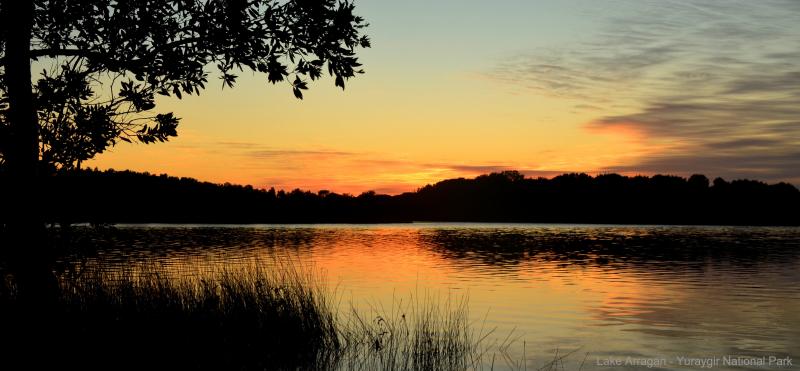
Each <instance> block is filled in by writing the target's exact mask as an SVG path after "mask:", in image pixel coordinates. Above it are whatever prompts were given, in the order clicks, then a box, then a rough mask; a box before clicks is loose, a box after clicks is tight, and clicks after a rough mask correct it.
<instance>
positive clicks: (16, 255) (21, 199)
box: [0, 0, 55, 301]
mask: <svg viewBox="0 0 800 371" xmlns="http://www.w3.org/2000/svg"><path fill="white" fill-rule="evenodd" d="M33 15H34V5H33V2H32V1H18V0H4V1H3V3H2V14H0V22H2V27H3V30H2V31H3V32H2V36H3V38H4V39H5V40H4V41H5V58H4V59H3V66H4V68H5V71H4V74H3V79H4V82H5V85H6V94H7V96H8V105H9V107H8V112H7V115H6V119H7V121H8V125H9V126H8V128H9V138H8V142H7V143H8V146H7V148H6V152H5V153H4V154H3V156H4V159H5V164H6V174H7V180H8V188H7V194H5V195H3V196H4V197H5V199H6V200H7V202H6V205H7V208H6V210H5V213H6V215H4V217H5V225H6V236H5V241H4V242H5V243H6V246H4V250H5V251H3V253H4V255H6V256H7V257H8V258H9V264H10V268H11V269H12V273H13V274H14V276H15V279H16V281H17V284H18V288H19V290H20V292H19V293H20V295H22V294H23V291H24V294H25V296H28V295H30V296H31V298H33V297H37V299H36V300H34V301H39V300H40V299H42V298H44V297H45V296H51V294H53V292H52V290H54V289H55V288H54V287H53V285H54V280H55V279H54V277H53V274H52V270H51V269H49V267H50V266H51V264H52V261H51V260H52V259H51V258H52V257H51V256H49V250H48V248H47V245H48V244H47V241H46V236H45V226H44V222H43V220H42V218H41V215H40V214H39V210H40V207H39V206H40V205H39V199H40V197H39V196H40V195H39V186H40V184H41V182H40V180H41V179H40V176H39V171H38V167H39V124H38V119H37V114H36V109H35V106H34V100H33V99H34V98H33V89H32V83H31V60H30V48H31V29H32V26H33Z"/></svg>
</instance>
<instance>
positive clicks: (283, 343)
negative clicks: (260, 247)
mask: <svg viewBox="0 0 800 371" xmlns="http://www.w3.org/2000/svg"><path fill="white" fill-rule="evenodd" d="M4 277H6V279H5V281H4V284H3V285H2V288H0V290H1V291H0V322H1V323H2V328H3V336H2V338H3V340H2V347H3V349H5V350H6V351H7V352H6V354H7V356H6V357H5V359H4V360H3V361H2V362H6V363H7V364H10V365H18V366H19V365H22V366H20V367H19V368H26V369H29V368H31V367H34V368H35V366H58V367H60V368H67V369H72V368H80V369H118V370H120V369H149V370H152V369H170V370H184V369H209V370H211V369H213V370H221V369H225V370H281V369H286V370H298V369H300V370H306V369H308V370H311V369H314V370H320V369H322V370H343V369H353V370H465V369H479V368H481V365H482V363H481V360H482V356H483V353H482V352H483V351H482V349H481V342H482V341H483V339H485V338H486V335H487V334H485V333H483V332H476V331H475V330H473V328H472V324H470V323H469V320H468V318H469V316H468V313H467V308H468V306H467V302H466V299H465V298H461V299H455V298H448V299H446V300H444V301H439V300H438V299H436V298H435V297H434V296H431V295H428V296H421V297H420V296H416V295H412V296H411V299H410V300H409V301H408V302H406V303H405V304H403V303H402V302H400V303H399V304H398V305H392V306H391V307H390V310H389V311H383V310H377V309H376V307H373V310H371V311H368V312H361V311H358V310H355V309H351V310H349V311H339V309H338V306H334V305H333V300H332V299H333V298H335V293H334V292H333V291H331V290H329V289H328V288H327V287H326V286H325V284H324V282H323V281H322V280H321V279H320V275H319V274H315V273H314V272H313V270H310V269H303V268H302V267H298V266H297V265H295V264H293V263H291V262H287V261H283V262H279V263H278V264H276V263H275V262H272V263H271V264H264V263H263V262H260V261H253V262H250V263H246V264H241V263H238V264H236V265H234V266H228V267H221V268H214V267H201V268H198V267H196V266H192V265H191V264H186V263H183V264H177V265H162V266H154V265H141V264H140V265H136V264H127V265H120V266H117V267H115V268H113V269H103V267H101V266H93V267H91V266H90V267H83V268H82V269H80V270H73V271H71V273H69V274H62V275H60V276H59V286H60V294H59V297H58V298H57V300H54V301H53V305H52V306H50V307H49V308H40V309H42V310H35V311H28V312H26V311H25V308H26V306H25V305H22V304H20V303H18V302H16V299H15V295H14V291H15V290H14V280H13V277H12V276H10V275H4ZM23 339H26V340H23ZM31 347H35V349H31ZM31 351H34V352H36V353H39V354H42V355H43V357H40V358H31V357H29V356H26V355H25V354H30V353H31ZM11 369H14V368H13V367H12V368H11Z"/></svg>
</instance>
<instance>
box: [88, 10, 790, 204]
mask: <svg viewBox="0 0 800 371" xmlns="http://www.w3.org/2000/svg"><path fill="white" fill-rule="evenodd" d="M356 9H357V13H358V14H359V15H361V16H363V17H364V18H366V19H367V21H368V22H369V23H370V27H369V28H368V29H367V31H366V33H367V34H368V35H370V37H371V39H372V40H373V47H372V48H371V49H366V50H359V51H358V56H359V58H360V61H361V62H362V63H363V64H364V68H365V70H366V73H365V74H363V75H359V76H357V77H356V78H354V79H351V80H349V81H348V84H347V88H346V90H345V91H344V92H342V91H341V89H338V88H336V87H334V84H333V81H332V79H330V78H323V79H322V80H320V81H317V82H314V83H312V84H310V90H309V91H308V92H306V93H305V99H304V100H302V101H301V100H297V99H295V98H294V97H293V95H292V92H291V89H290V87H289V86H288V84H286V83H279V84H277V85H271V84H269V83H268V82H267V79H266V77H265V76H262V75H252V76H251V75H249V72H246V73H242V74H240V75H241V76H240V80H239V83H238V84H237V86H235V87H234V88H233V89H228V88H225V89H224V90H223V89H221V85H222V84H221V81H220V80H217V79H216V76H214V75H213V74H212V75H211V76H210V79H209V87H208V89H206V90H205V91H204V92H203V93H202V94H201V95H200V96H190V97H184V98H183V99H182V100H177V99H161V100H159V101H158V105H157V108H156V110H157V111H158V112H170V111H171V112H174V113H175V115H176V116H178V117H181V118H182V121H181V124H180V126H179V131H178V133H179V136H178V137H177V138H175V139H173V140H171V141H170V142H168V143H159V144H153V145H141V144H127V143H118V144H117V145H116V146H115V147H114V148H112V149H111V150H110V151H108V152H106V153H103V154H101V155H99V156H98V157H97V158H96V159H94V160H92V161H90V162H88V163H86V164H84V166H91V167H99V168H101V169H107V168H114V169H118V170H121V169H131V170H136V171H148V172H151V173H167V174H169V175H173V176H186V177H193V178H197V179H199V180H205V181H212V182H217V183H223V182H230V183H237V184H251V185H253V186H254V187H258V188H269V187H275V188H276V189H286V190H291V189H295V188H300V189H303V190H310V191H318V190H321V189H326V190H330V191H334V192H339V193H345V192H346V193H353V194H358V193H361V192H363V191H368V190H374V191H376V192H379V193H389V194H397V193H401V192H406V191H413V190H416V189H417V188H420V187H422V186H424V185H426V184H431V183H435V182H437V181H440V180H443V179H448V178H455V177H474V176H477V175H480V174H486V173H490V172H494V171H503V170H519V171H520V172H522V173H524V174H526V175H528V176H532V177H538V176H544V177H552V176H555V175H559V174H562V173H566V172H586V173H590V174H598V173H608V172H617V173H622V174H628V175H636V174H644V175H652V174H656V173H664V174H674V175H681V176H689V175H691V174H694V173H702V174H705V175H707V176H708V177H710V178H713V177H717V176H722V177H725V178H726V179H737V178H751V179H759V180H764V181H768V182H777V181H789V182H793V183H795V184H798V183H800V170H798V169H800V166H798V165H800V124H798V122H800V119H798V117H800V67H798V65H797V63H796V61H797V60H799V59H800V49H799V48H798V46H799V45H798V42H797V40H800V26H798V25H800V3H797V2H796V1H790V0H765V1H759V2H750V1H741V0H731V1H726V2H714V3H709V2H707V1H701V0H670V1H635V0H604V1H589V0H569V1H562V0H537V1H517V0H504V1H498V2H491V3H488V2H479V1H456V0H441V1H436V2H429V1H422V0H411V1H403V2H396V1H388V0H361V1H356Z"/></svg>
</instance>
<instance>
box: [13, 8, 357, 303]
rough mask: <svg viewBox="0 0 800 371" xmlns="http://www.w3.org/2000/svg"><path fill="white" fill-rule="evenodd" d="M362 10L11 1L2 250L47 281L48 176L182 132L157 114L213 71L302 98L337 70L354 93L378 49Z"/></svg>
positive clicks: (200, 86) (230, 81)
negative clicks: (361, 55)
mask: <svg viewBox="0 0 800 371" xmlns="http://www.w3.org/2000/svg"><path fill="white" fill-rule="evenodd" d="M353 12H354V5H353V3H352V0H288V1H286V0H160V1H152V0H124V1H123V0H81V1H75V0H32V1H19V0H0V176H1V177H2V179H0V180H1V181H4V182H7V183H8V187H7V188H6V189H5V192H4V195H3V196H4V198H5V200H7V201H8V202H6V203H5V206H6V207H4V210H3V214H4V218H3V219H4V223H3V225H2V229H4V230H5V232H7V233H3V234H4V235H5V237H7V241H5V242H7V243H8V244H9V245H15V246H13V247H11V248H10V249H9V248H3V249H0V250H2V251H0V252H9V251H10V252H11V255H14V256H12V257H11V258H10V259H9V260H11V261H15V262H16V263H15V264H16V265H18V266H19V267H18V268H17V270H18V271H19V272H29V273H30V274H28V276H29V277H31V280H32V281H31V282H33V281H35V280H36V278H35V277H34V276H37V275H38V276H41V275H42V274H46V273H47V268H46V267H44V266H43V265H41V264H39V263H36V264H35V265H37V267H38V268H35V269H34V268H32V267H31V266H30V265H31V264H33V263H32V262H33V261H37V260H38V261H43V260H44V261H46V260H47V259H43V258H45V257H46V254H45V253H43V252H42V249H41V247H42V245H43V244H42V243H41V242H42V240H41V237H40V236H41V235H42V233H41V232H42V229H43V228H44V225H43V218H42V217H41V215H39V214H40V206H43V204H44V202H43V201H41V198H42V195H43V192H44V189H43V188H42V186H41V184H40V183H42V182H41V180H42V179H40V178H41V175H44V174H51V173H53V172H55V171H56V170H59V169H66V170H68V169H71V168H75V167H80V163H81V162H82V161H85V160H87V159H90V158H92V157H93V156H95V155H96V154H98V153H101V152H103V151H104V150H106V149H107V148H108V147H109V146H113V145H114V144H115V143H117V141H126V142H132V141H137V142H141V143H153V142H160V141H166V140H168V139H169V138H170V137H173V136H175V135H177V125H178V122H179V119H178V118H177V117H176V116H175V115H174V114H173V113H171V112H164V113H157V112H155V111H154V110H155V108H156V104H155V98H156V96H157V95H164V96H174V97H177V98H179V99H180V98H181V97H182V96H183V95H184V94H199V93H200V91H202V90H204V89H205V88H206V85H207V84H208V83H209V78H210V76H212V73H213V74H216V75H218V76H219V78H220V79H221V85H222V87H223V88H224V87H233V86H234V85H235V83H236V80H237V75H236V74H237V73H240V72H242V71H247V70H249V71H252V72H254V73H258V74H262V75H264V76H265V77H266V79H265V80H266V81H268V82H270V83H273V84H275V83H278V82H286V83H287V84H288V86H289V87H290V88H291V90H292V91H293V93H294V95H295V96H296V97H297V98H302V97H303V90H306V89H307V88H308V81H309V80H316V79H318V78H320V77H322V75H323V73H324V71H326V70H327V72H328V74H329V75H331V76H332V77H333V78H334V82H335V84H336V86H339V87H341V88H344V86H345V81H346V80H347V79H349V78H351V77H353V76H355V75H356V74H357V73H361V72H362V71H361V70H360V69H359V67H360V64H359V63H358V59H357V57H356V55H355V52H356V50H357V49H358V48H365V47H369V46H370V45H369V38H368V37H367V36H365V35H363V34H362V31H363V29H364V27H366V23H365V22H364V20H363V19H362V18H361V17H358V16H356V15H354V13H353ZM32 69H35V70H37V71H39V70H41V73H40V75H39V76H38V77H36V79H35V80H34V76H33V74H32V72H31V70H32ZM126 197H127V195H116V196H114V197H113V198H111V199H107V200H103V202H107V203H115V202H121V201H120V200H124V199H125V198H126ZM0 232H2V231H0ZM35 271H38V272H39V273H35ZM17 278H18V279H19V283H20V284H22V281H23V279H22V278H21V276H18V277H17ZM36 285H39V287H42V285H41V284H39V283H35V284H28V286H29V287H30V288H33V290H28V291H36V290H37V289H36V288H35V287H34V286H36ZM48 285H49V286H50V287H52V286H53V283H52V282H49V283H48Z"/></svg>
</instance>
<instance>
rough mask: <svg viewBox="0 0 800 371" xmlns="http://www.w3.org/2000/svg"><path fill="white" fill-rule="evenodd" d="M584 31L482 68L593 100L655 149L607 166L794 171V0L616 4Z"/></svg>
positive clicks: (799, 95)
mask: <svg viewBox="0 0 800 371" xmlns="http://www.w3.org/2000/svg"><path fill="white" fill-rule="evenodd" d="M615 3H616V4H618V5H620V6H619V9H618V10H619V13H620V14H618V15H616V16H615V17H613V18H608V19H604V24H605V25H606V26H604V27H602V29H601V30H600V31H599V32H598V33H597V34H595V35H593V37H591V38H590V41H587V42H585V43H582V44H579V45H573V46H572V47H571V48H560V49H555V50H549V51H544V52H542V51H540V52H537V53H533V54H529V55H523V56H518V57H516V58H512V59H511V60H510V61H508V62H505V63H503V64H502V65H501V66H499V67H498V68H497V70H495V71H493V72H492V73H491V75H492V76H493V77H494V78H496V79H498V80H501V81H506V82H508V83H513V84H515V85H516V86H521V87H524V88H526V89H532V90H534V91H535V92H537V93H540V94H550V95H556V96H559V97H562V98H565V99H573V100H576V101H578V103H577V104H576V106H581V107H585V106H591V107H600V108H602V109H603V111H602V112H604V113H605V116H603V117H598V118H597V119H596V120H594V121H592V122H590V123H588V124H587V128H588V129H591V130H593V131H601V132H602V131H603V130H609V131H611V130H614V129H618V128H620V127H623V128H629V129H631V130H634V131H635V132H638V133H642V134H643V136H644V138H645V140H646V141H649V142H651V143H653V144H661V146H660V148H664V150H662V151H660V152H656V153H652V154H649V155H647V156H645V157H641V158H639V159H638V160H636V162H633V163H630V164H625V165H623V166H609V168H608V169H607V170H609V171H628V172H637V171H638V172H649V173H653V172H671V173H679V174H690V173H695V172H705V173H708V174H710V175H724V176H726V177H757V178H761V179H765V180H772V181H774V180H790V181H794V182H798V181H800V171H799V170H795V169H800V63H798V61H800V2H798V1H793V0H761V1H743V0H730V1H718V2H711V1H704V0H681V1H677V0H664V1H633V0H622V1H617V2H615Z"/></svg>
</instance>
